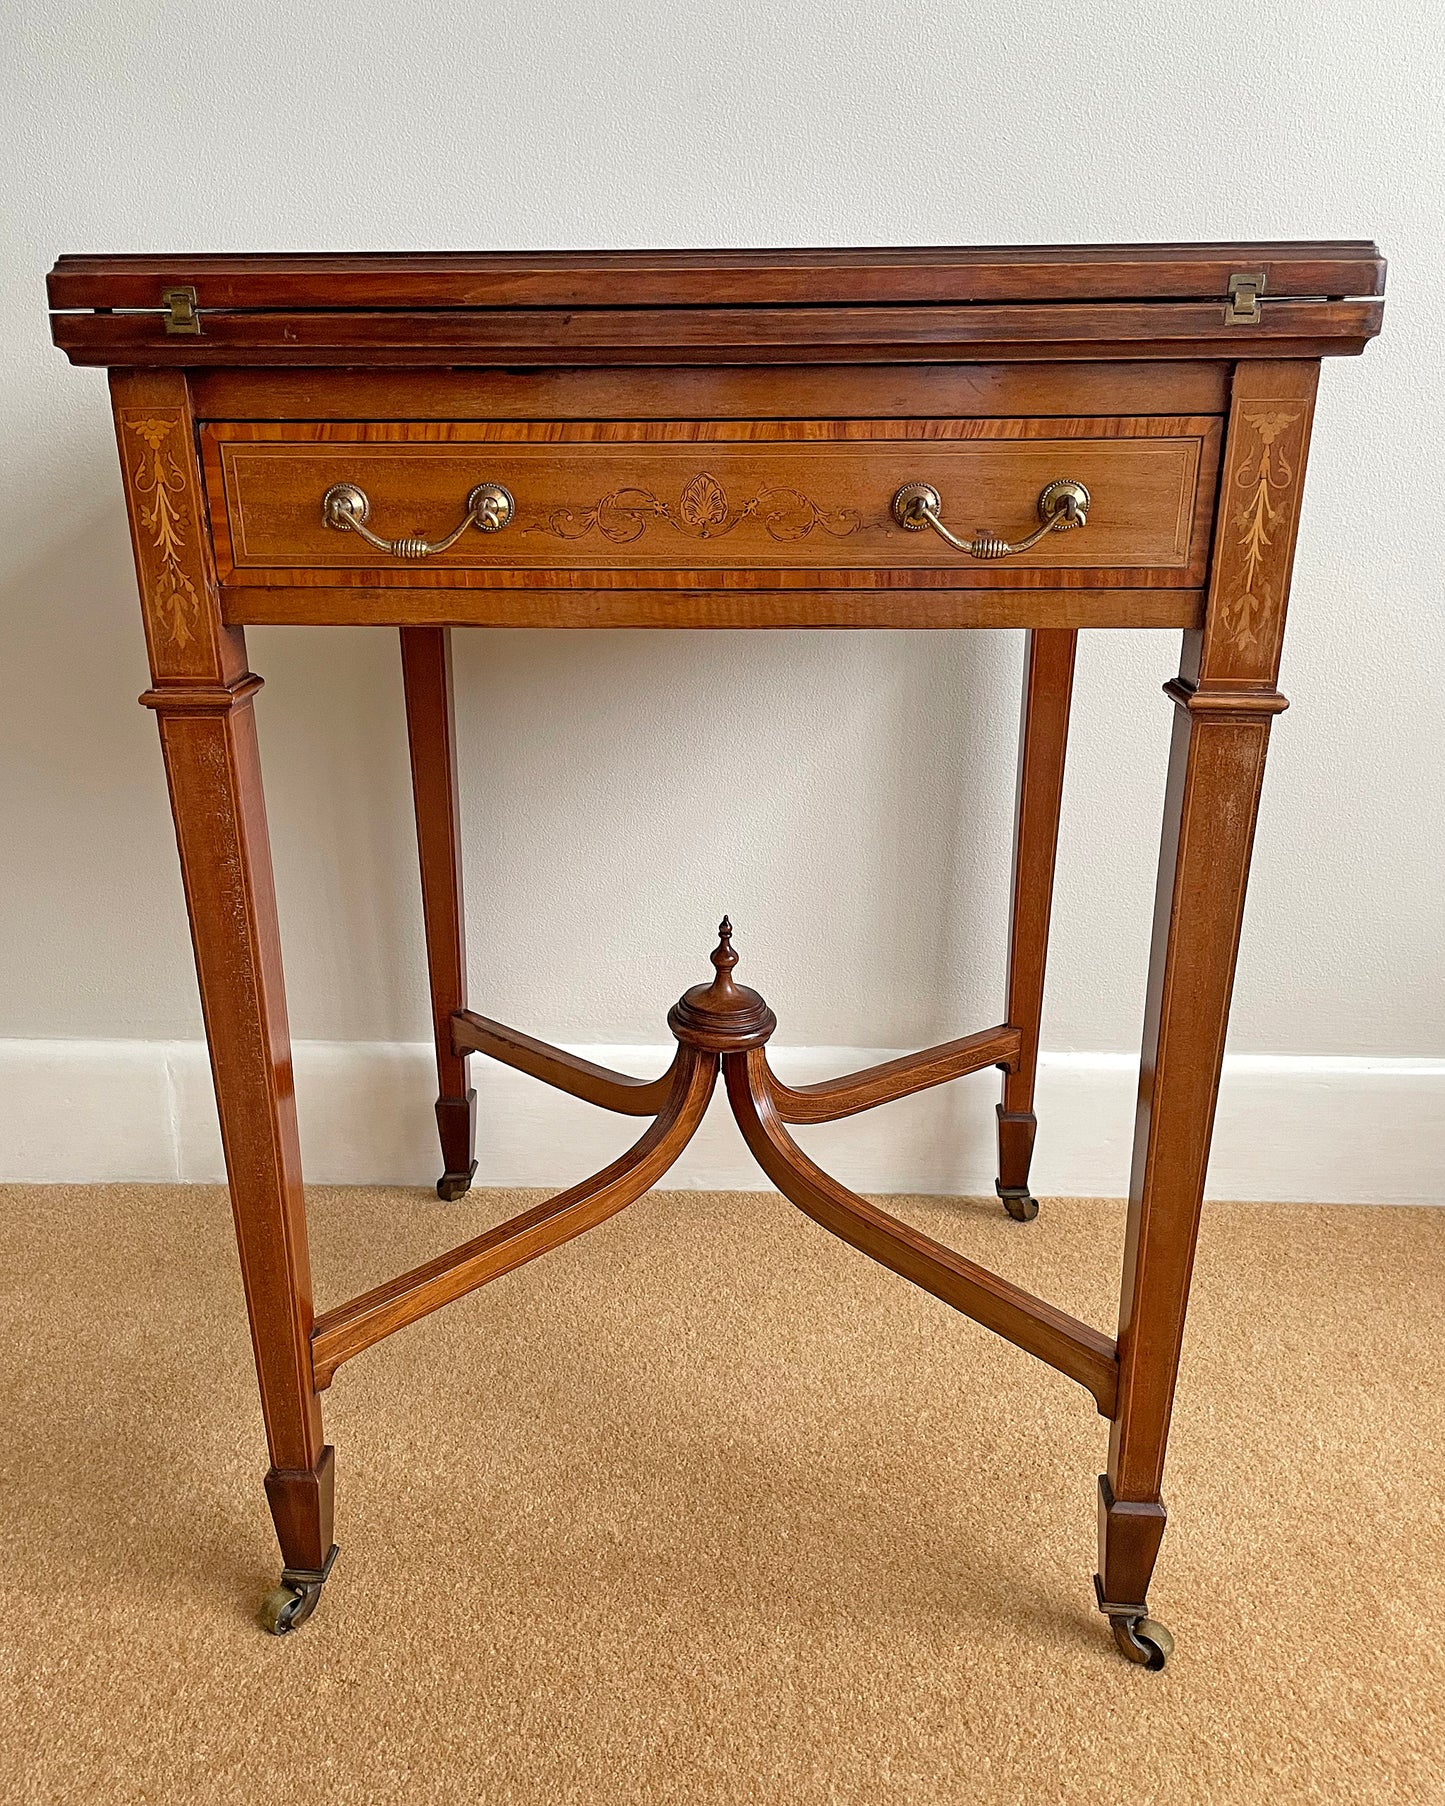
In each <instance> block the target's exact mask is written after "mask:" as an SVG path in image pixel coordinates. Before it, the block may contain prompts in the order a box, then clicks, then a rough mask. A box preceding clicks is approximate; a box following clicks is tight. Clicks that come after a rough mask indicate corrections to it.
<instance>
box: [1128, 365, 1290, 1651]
mask: <svg viewBox="0 0 1445 1806" xmlns="http://www.w3.org/2000/svg"><path fill="white" fill-rule="evenodd" d="M1317 368H1318V366H1317V365H1315V364H1312V363H1277V364H1270V365H1263V366H1253V365H1249V364H1241V365H1240V366H1239V370H1238V373H1237V375H1236V378H1235V384H1234V394H1233V401H1232V405H1231V414H1230V424H1229V434H1228V439H1227V442H1226V447H1225V465H1224V474H1223V480H1222V484H1221V494H1220V503H1219V518H1218V525H1217V527H1216V533H1215V545H1214V561H1213V567H1212V570H1213V574H1212V577H1211V583H1210V594H1209V604H1208V611H1207V615H1206V622H1205V626H1204V629H1203V630H1202V631H1200V632H1190V633H1187V634H1186V635H1185V636H1184V656H1183V660H1182V664H1181V669H1180V674H1179V676H1178V677H1177V678H1176V679H1174V680H1173V682H1171V683H1170V684H1169V685H1167V686H1166V688H1167V690H1168V693H1169V695H1170V696H1171V698H1172V700H1173V702H1174V706H1175V721H1174V736H1173V742H1172V747H1171V752H1170V760H1169V780H1168V787H1167V793H1166V801H1165V816H1164V833H1163V844H1162V848H1161V852H1160V861H1159V882H1158V890H1157V895H1156V901H1155V917H1154V941H1153V951H1152V954H1151V960H1150V970H1149V989H1148V998H1147V1003H1146V1008H1145V1025H1144V1047H1143V1056H1142V1064H1141V1072H1140V1085H1139V1108H1138V1117H1137V1121H1136V1127H1135V1139H1134V1164H1133V1173H1132V1176H1131V1179H1130V1189H1129V1220H1128V1230H1127V1237H1126V1243H1125V1253H1124V1272H1123V1284H1122V1291H1121V1298H1120V1307H1119V1336H1118V1345H1119V1395H1118V1407H1117V1412H1116V1415H1115V1418H1114V1422H1113V1426H1112V1431H1111V1435H1110V1440H1109V1465H1108V1472H1107V1473H1106V1474H1104V1475H1102V1476H1101V1478H1100V1481H1099V1495H1100V1524H1099V1572H1098V1576H1097V1579H1096V1587H1097V1591H1098V1598H1099V1605H1100V1608H1101V1609H1102V1610H1103V1611H1105V1612H1106V1613H1107V1614H1108V1615H1109V1618H1110V1620H1111V1621H1112V1623H1113V1626H1114V1632H1115V1637H1116V1639H1117V1640H1118V1642H1119V1646H1120V1648H1121V1649H1122V1650H1123V1651H1124V1653H1125V1654H1126V1655H1128V1656H1130V1657H1131V1659H1133V1660H1135V1661H1139V1662H1144V1663H1146V1664H1147V1665H1148V1666H1151V1667H1159V1666H1162V1665H1163V1660H1164V1656H1165V1655H1166V1654H1167V1648H1166V1647H1165V1644H1164V1643H1161V1642H1160V1640H1159V1637H1158V1635H1157V1634H1156V1633H1157V1632H1158V1631H1159V1629H1160V1627H1158V1626H1155V1625H1153V1624H1152V1623H1150V1622H1149V1621H1148V1620H1147V1618H1146V1613H1147V1605H1146V1599H1147V1594H1148V1587H1149V1581H1150V1577H1151V1575H1152V1573H1153V1569H1154V1562H1155V1558H1156V1556H1157V1555H1158V1552H1159V1546H1160V1541H1161V1538H1162V1537H1163V1534H1164V1522H1165V1511H1164V1503H1163V1499H1162V1496H1161V1487H1162V1483H1163V1473H1164V1454H1165V1445H1166V1442H1167V1439H1168V1434H1169V1419H1170V1413H1171V1410H1172V1406H1173V1401H1174V1386H1175V1378H1176V1374H1177V1372H1178V1366H1179V1355H1180V1348H1181V1344H1182V1339H1183V1332H1184V1312H1185V1305H1186V1302H1187V1300H1188V1296H1189V1281H1190V1274H1191V1271H1192V1268H1193V1263H1194V1248H1195V1241H1196V1237H1197V1234H1198V1228H1199V1214H1200V1206H1201V1203H1202V1200H1203V1196H1204V1180H1205V1168H1206V1165H1207V1162H1208V1158H1209V1143H1210V1137H1211V1134H1212V1132H1213V1127H1214V1109H1215V1100H1216V1096H1217V1092H1218V1087H1219V1075H1220V1068H1221V1064H1222V1061H1223V1057H1224V1037H1225V1028H1226V1023H1227V1020H1228V1015H1229V1000H1230V992H1231V989H1232V986H1233V981H1234V966H1235V954H1236V951H1237V948H1238V945H1239V933H1240V924H1241V920H1242V917H1243V911H1244V893H1245V884H1246V880H1247V878H1248V873H1249V860H1250V852H1251V847H1252V844H1253V840H1254V827H1255V818H1256V813H1257V809H1258V803H1259V795H1260V785H1261V782H1262V780H1263V776H1264V760H1265V751H1266V747H1267V745H1268V741H1269V733H1270V724H1271V722H1272V720H1273V717H1274V716H1275V715H1276V714H1277V713H1278V712H1279V711H1280V710H1281V709H1283V708H1284V707H1285V706H1286V705H1285V699H1284V698H1283V697H1282V696H1281V695H1279V693H1278V692H1277V690H1276V689H1275V681H1276V677H1277V674H1278V670H1279V653H1280V645H1281V641H1282V638H1283V633H1284V609H1285V599H1286V596H1287V593H1288V586H1289V574H1290V564H1291V559H1292V555H1293V547H1294V535H1295V526H1296V515H1297V511H1298V503H1299V494H1300V486H1301V483H1302V482H1303V478H1304V464H1305V454H1306V450H1307V447H1308V442H1309V426H1310V417H1311V412H1312V405H1313V397H1314V385H1315V377H1316V374H1317ZM1165 1642H1166V1643H1167V1633H1165Z"/></svg>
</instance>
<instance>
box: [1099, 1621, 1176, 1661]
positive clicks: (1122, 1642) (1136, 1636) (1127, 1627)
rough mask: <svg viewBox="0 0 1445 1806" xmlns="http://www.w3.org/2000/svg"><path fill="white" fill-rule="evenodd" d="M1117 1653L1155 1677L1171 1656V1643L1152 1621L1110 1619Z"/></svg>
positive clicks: (1156, 1623) (1159, 1626)
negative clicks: (1148, 1670) (1117, 1647)
mask: <svg viewBox="0 0 1445 1806" xmlns="http://www.w3.org/2000/svg"><path fill="white" fill-rule="evenodd" d="M1109 1628H1110V1630H1112V1631H1113V1633H1114V1641H1115V1642H1116V1643H1117V1644H1118V1645H1119V1653H1120V1654H1121V1655H1123V1656H1125V1657H1127V1659H1128V1660H1129V1661H1131V1662H1137V1663H1138V1664H1139V1666H1140V1667H1141V1668H1148V1669H1150V1670H1152V1671H1153V1672H1155V1673H1157V1672H1158V1671H1159V1669H1161V1668H1162V1667H1163V1666H1164V1664H1165V1663H1166V1662H1167V1661H1168V1660H1169V1658H1170V1656H1171V1655H1173V1653H1174V1639H1173V1637H1171V1636H1170V1634H1169V1632H1168V1631H1167V1630H1165V1628H1164V1626H1163V1625H1162V1624H1160V1623H1159V1621H1158V1620H1157V1619H1155V1618H1110V1620H1109Z"/></svg>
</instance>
